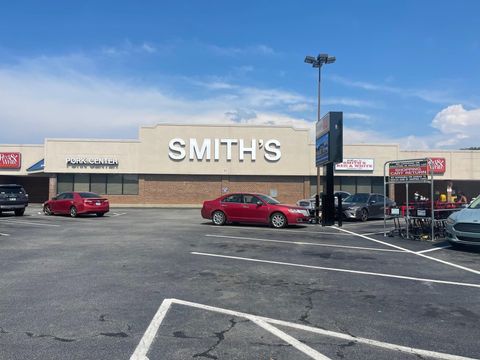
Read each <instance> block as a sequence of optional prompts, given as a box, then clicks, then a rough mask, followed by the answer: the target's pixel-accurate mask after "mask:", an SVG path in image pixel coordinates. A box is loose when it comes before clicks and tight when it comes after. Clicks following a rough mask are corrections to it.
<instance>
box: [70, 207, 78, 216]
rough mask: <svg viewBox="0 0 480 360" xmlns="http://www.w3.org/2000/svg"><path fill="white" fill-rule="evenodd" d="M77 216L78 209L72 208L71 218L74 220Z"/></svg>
mask: <svg viewBox="0 0 480 360" xmlns="http://www.w3.org/2000/svg"><path fill="white" fill-rule="evenodd" d="M77 215H78V211H77V208H76V207H75V206H72V207H71V208H70V216H71V217H72V218H74V217H77Z"/></svg>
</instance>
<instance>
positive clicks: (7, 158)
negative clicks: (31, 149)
mask: <svg viewBox="0 0 480 360" xmlns="http://www.w3.org/2000/svg"><path fill="white" fill-rule="evenodd" d="M21 166H22V154H21V153H19V152H0V169H20V167H21Z"/></svg>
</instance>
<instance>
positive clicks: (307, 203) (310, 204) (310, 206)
mask: <svg viewBox="0 0 480 360" xmlns="http://www.w3.org/2000/svg"><path fill="white" fill-rule="evenodd" d="M334 195H335V205H338V195H340V196H341V197H342V202H343V200H344V199H345V198H347V197H349V196H350V193H349V192H346V191H335V193H334ZM319 200H320V207H321V206H322V195H321V194H320V199H319ZM297 206H301V207H303V208H305V209H307V210H308V211H309V213H310V216H314V215H315V195H312V197H311V198H310V199H302V200H298V201H297Z"/></svg>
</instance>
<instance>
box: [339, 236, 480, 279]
mask: <svg viewBox="0 0 480 360" xmlns="http://www.w3.org/2000/svg"><path fill="white" fill-rule="evenodd" d="M333 228H334V229H337V230H339V231H343V232H346V233H348V234H351V235H356V236H359V237H361V238H363V239H367V240H370V241H374V242H376V243H378V244H383V245H386V246H390V247H393V248H395V249H398V250H404V251H405V252H408V253H410V254H414V255H417V256H421V257H423V258H425V259H429V260H432V261H437V262H439V263H442V264H445V265H448V266H452V267H455V268H457V269H462V270H465V271H468V272H471V273H474V274H477V275H480V271H478V270H474V269H471V268H468V267H466V266H462V265H457V264H454V263H451V262H449V261H445V260H441V259H437V258H434V257H431V256H428V255H424V254H422V253H418V252H415V251H413V250H410V249H407V248H403V247H401V246H398V245H394V244H390V243H387V242H385V241H381V240H377V239H373V238H371V237H368V236H365V235H362V234H357V233H355V232H353V231H350V230H346V229H342V228H339V227H333Z"/></svg>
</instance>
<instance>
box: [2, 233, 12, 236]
mask: <svg viewBox="0 0 480 360" xmlns="http://www.w3.org/2000/svg"><path fill="white" fill-rule="evenodd" d="M0 236H10V234H4V233H0Z"/></svg>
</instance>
